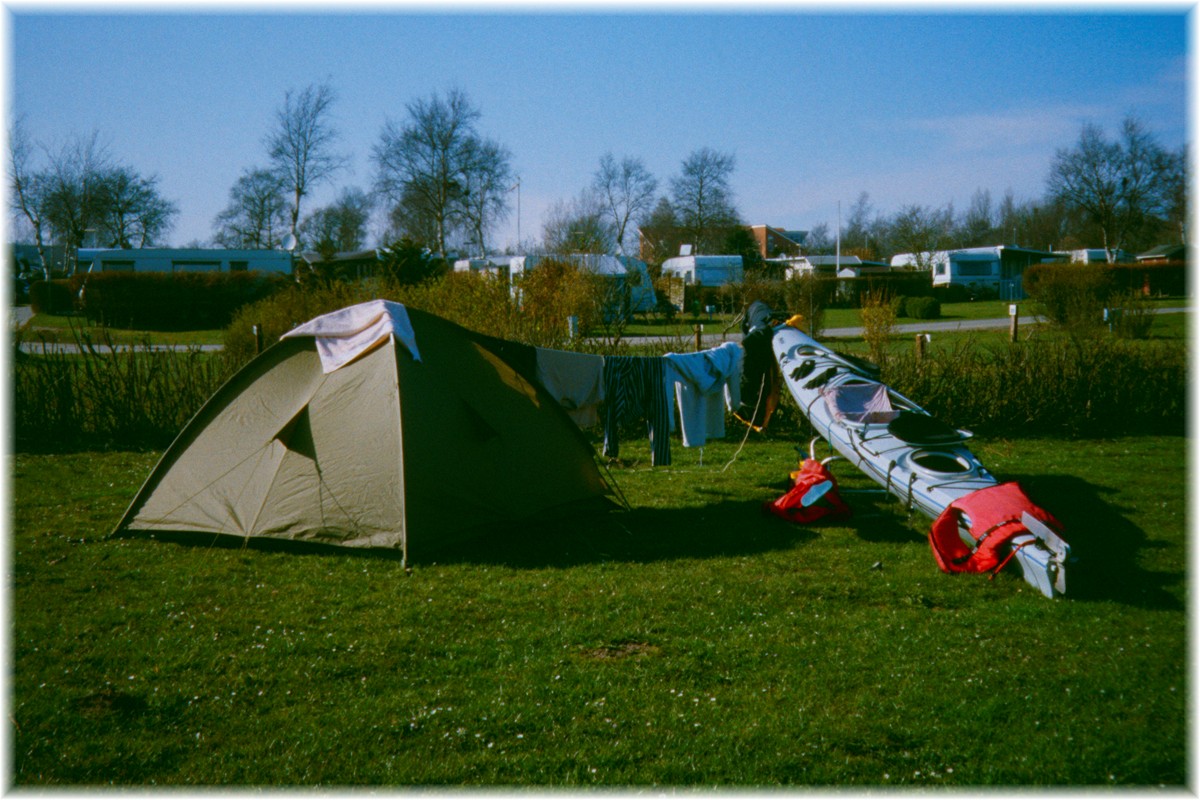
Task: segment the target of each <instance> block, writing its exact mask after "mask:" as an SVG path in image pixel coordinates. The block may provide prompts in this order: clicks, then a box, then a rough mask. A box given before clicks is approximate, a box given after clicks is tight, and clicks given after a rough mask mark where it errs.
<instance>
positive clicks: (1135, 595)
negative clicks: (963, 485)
mask: <svg viewBox="0 0 1200 800" xmlns="http://www.w3.org/2000/svg"><path fill="white" fill-rule="evenodd" d="M1010 477H1011V479H1012V480H1016V481H1017V482H1018V483H1020V484H1021V486H1022V487H1024V488H1025V489H1026V491H1027V492H1028V493H1029V496H1030V498H1032V499H1033V501H1034V502H1035V503H1038V504H1039V505H1041V506H1042V507H1043V508H1045V509H1046V510H1047V511H1049V512H1050V513H1051V514H1053V515H1054V516H1055V517H1056V518H1057V519H1058V520H1059V522H1061V523H1062V525H1063V538H1065V539H1066V540H1067V543H1068V544H1069V545H1070V546H1071V557H1072V561H1073V563H1071V564H1070V565H1068V567H1067V597H1069V598H1071V599H1073V600H1081V601H1115V602H1118V603H1124V604H1126V605H1131V606H1138V607H1141V608H1152V609H1163V610H1172V611H1179V610H1182V609H1183V607H1184V604H1183V602H1182V601H1181V600H1180V599H1179V597H1178V596H1177V595H1176V594H1174V593H1172V592H1171V591H1169V589H1168V587H1172V586H1178V585H1180V584H1181V583H1183V582H1184V581H1185V580H1186V578H1187V575H1186V573H1185V572H1184V571H1182V570H1180V571H1178V572H1150V571H1149V570H1145V569H1142V568H1141V567H1139V566H1138V554H1139V552H1140V551H1142V550H1144V549H1152V548H1163V547H1169V546H1170V545H1168V544H1165V543H1163V542H1153V541H1150V539H1149V537H1148V536H1147V535H1146V532H1145V531H1143V530H1142V529H1141V528H1139V527H1138V526H1136V525H1134V524H1133V523H1131V522H1130V521H1129V520H1128V519H1127V518H1126V516H1125V515H1124V514H1123V513H1122V509H1121V508H1119V507H1117V506H1114V505H1113V504H1112V503H1110V502H1108V501H1107V500H1106V499H1105V498H1106V496H1108V495H1113V494H1116V490H1113V489H1105V488H1104V487H1100V486H1096V485H1095V484H1092V483H1089V482H1088V481H1085V480H1082V479H1080V478H1076V477H1073V476H1066V475H1016V476H1010ZM1051 500H1053V502H1051Z"/></svg>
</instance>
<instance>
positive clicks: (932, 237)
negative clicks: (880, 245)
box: [887, 204, 954, 269]
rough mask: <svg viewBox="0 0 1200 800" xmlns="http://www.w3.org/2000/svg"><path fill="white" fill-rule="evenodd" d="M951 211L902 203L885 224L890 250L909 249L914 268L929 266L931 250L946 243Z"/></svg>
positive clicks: (951, 220) (949, 228)
mask: <svg viewBox="0 0 1200 800" xmlns="http://www.w3.org/2000/svg"><path fill="white" fill-rule="evenodd" d="M953 224H954V212H953V210H952V209H951V208H949V207H947V208H946V209H943V210H938V209H934V208H929V207H926V206H919V205H915V204H910V205H907V206H904V207H903V208H901V209H900V211H899V212H897V213H896V216H895V217H893V218H892V221H891V223H890V224H889V225H888V234H887V235H888V242H889V243H890V244H891V248H892V250H894V251H895V252H900V253H912V254H913V255H914V257H915V258H916V269H929V268H930V267H931V266H932V254H933V253H934V252H935V251H938V250H944V249H946V248H947V246H948V245H949V240H950V231H951V228H952V226H953Z"/></svg>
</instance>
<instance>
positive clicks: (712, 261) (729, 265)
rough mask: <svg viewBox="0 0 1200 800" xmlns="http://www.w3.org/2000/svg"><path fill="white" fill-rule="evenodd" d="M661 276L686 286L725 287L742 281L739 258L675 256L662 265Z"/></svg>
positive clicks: (740, 260)
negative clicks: (681, 282) (669, 277)
mask: <svg viewBox="0 0 1200 800" xmlns="http://www.w3.org/2000/svg"><path fill="white" fill-rule="evenodd" d="M662 271H663V275H670V276H672V277H676V278H681V279H682V280H683V282H684V284H685V285H688V286H713V287H716V286H725V285H726V284H730V283H741V281H742V257H741V256H676V257H675V258H668V259H667V260H666V261H664V262H663V265H662Z"/></svg>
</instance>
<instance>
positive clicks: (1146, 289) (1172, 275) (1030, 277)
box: [1023, 261, 1188, 297]
mask: <svg viewBox="0 0 1200 800" xmlns="http://www.w3.org/2000/svg"><path fill="white" fill-rule="evenodd" d="M1086 270H1094V271H1097V272H1098V273H1099V274H1100V275H1101V276H1102V281H1103V283H1104V284H1106V286H1107V287H1109V288H1110V289H1111V290H1112V291H1114V292H1143V293H1145V294H1150V295H1167V296H1168V297H1183V296H1185V295H1187V293H1188V270H1187V264H1185V263H1183V262H1182V261H1171V262H1166V263H1163V264H1088V265H1081V264H1034V265H1033V266H1031V267H1030V268H1029V269H1027V270H1025V277H1024V279H1023V281H1024V285H1025V290H1026V291H1027V292H1029V293H1030V294H1034V293H1035V292H1036V291H1037V286H1038V283H1039V282H1041V281H1043V280H1046V279H1052V278H1053V276H1055V275H1056V274H1059V273H1062V272H1081V271H1086Z"/></svg>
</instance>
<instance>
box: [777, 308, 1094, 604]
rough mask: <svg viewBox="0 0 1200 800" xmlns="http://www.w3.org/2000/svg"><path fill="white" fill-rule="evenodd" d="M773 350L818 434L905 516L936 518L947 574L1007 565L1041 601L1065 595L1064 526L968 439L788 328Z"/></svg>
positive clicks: (936, 545) (934, 532) (856, 364)
mask: <svg viewBox="0 0 1200 800" xmlns="http://www.w3.org/2000/svg"><path fill="white" fill-rule="evenodd" d="M772 348H773V350H774V355H775V359H776V361H777V362H778V364H779V368H780V372H781V373H782V378H783V383H784V385H786V386H787V388H788V391H789V393H790V394H791V396H792V399H794V400H795V401H796V404H797V405H798V406H799V408H800V411H801V412H802V413H803V414H804V416H805V417H806V418H807V419H808V421H809V423H810V424H811V425H812V427H813V428H814V429H815V430H816V432H817V433H818V434H819V435H820V436H821V437H823V438H824V439H825V440H826V441H828V443H829V444H830V446H831V447H832V448H833V449H834V450H835V451H836V452H837V454H839V455H840V456H842V457H843V458H845V459H846V460H847V461H849V462H850V463H851V464H853V465H854V466H855V467H857V468H858V469H859V470H861V471H862V472H863V473H865V474H866V475H867V476H869V477H870V478H871V479H872V480H874V481H875V482H876V483H878V484H879V485H880V486H881V487H883V489H885V490H886V491H887V492H888V493H890V494H891V495H893V496H894V497H895V498H897V499H898V500H899V501H900V502H902V503H903V504H904V505H905V507H906V508H908V509H909V510H914V509H915V510H917V511H920V512H921V513H923V514H925V515H927V516H929V517H932V518H933V519H934V520H935V522H934V525H933V527H932V528H931V531H930V544H931V547H932V548H933V551H934V555H935V557H936V559H937V561H938V564H939V566H940V567H941V568H942V569H943V570H944V571H947V572H968V571H970V572H997V571H999V569H1000V568H1002V567H1003V566H1005V565H1006V564H1007V563H1009V561H1010V560H1011V561H1015V562H1016V563H1017V564H1019V565H1020V568H1021V570H1022V573H1023V575H1024V578H1025V580H1026V581H1027V582H1028V583H1029V584H1031V585H1032V586H1034V587H1036V588H1037V589H1038V590H1039V591H1040V592H1041V593H1042V594H1044V595H1046V596H1047V597H1056V596H1058V595H1062V594H1064V593H1065V591H1066V565H1067V561H1068V559H1069V557H1070V547H1069V546H1068V545H1067V543H1066V542H1065V541H1063V539H1062V537H1061V536H1060V535H1059V533H1058V532H1057V530H1056V528H1059V527H1060V526H1059V525H1058V523H1057V521H1056V520H1055V519H1054V518H1053V517H1052V516H1050V515H1049V514H1048V513H1046V512H1045V511H1043V510H1042V509H1040V508H1038V507H1037V506H1035V505H1033V504H1032V502H1031V501H1029V499H1028V498H1027V497H1026V496H1025V495H1024V493H1023V492H1021V490H1020V488H1019V487H1017V486H1016V484H1011V483H1010V484H1002V483H1001V482H999V481H998V480H997V479H996V478H995V477H994V476H993V475H992V474H991V473H990V472H989V471H988V470H987V468H986V467H984V465H983V464H982V463H981V462H980V461H979V459H978V458H976V456H975V455H974V454H973V453H972V452H971V450H970V449H969V448H968V447H967V444H966V442H967V441H968V440H969V439H970V437H971V433H970V432H969V431H965V430H959V429H955V428H952V427H950V426H948V425H945V424H944V423H942V422H940V421H939V420H937V419H935V418H934V417H933V416H931V415H930V414H929V413H928V412H927V411H925V410H924V409H923V408H921V407H920V406H919V405H917V404H916V403H915V402H913V401H912V400H910V399H909V398H907V397H904V396H903V395H901V394H900V393H899V392H897V391H895V390H894V389H892V388H891V387H889V386H887V385H885V384H883V383H881V382H880V381H879V375H878V369H877V368H876V367H874V365H872V364H870V363H868V362H865V361H863V360H861V359H857V358H855V357H852V356H848V355H844V354H841V353H838V352H836V351H834V350H832V349H830V348H828V347H826V346H825V345H823V344H821V343H820V342H818V341H817V340H815V339H813V338H812V337H810V336H808V335H807V334H805V333H804V332H803V331H801V330H799V329H797V328H795V327H792V326H791V325H787V324H784V325H778V326H775V328H774V334H773V337H772ZM985 525H986V528H984V529H983V530H981V529H980V528H983V527H984V526H985Z"/></svg>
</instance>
